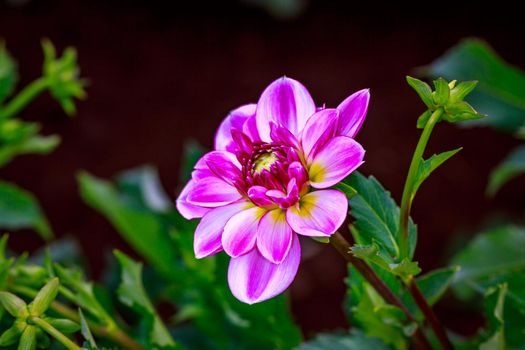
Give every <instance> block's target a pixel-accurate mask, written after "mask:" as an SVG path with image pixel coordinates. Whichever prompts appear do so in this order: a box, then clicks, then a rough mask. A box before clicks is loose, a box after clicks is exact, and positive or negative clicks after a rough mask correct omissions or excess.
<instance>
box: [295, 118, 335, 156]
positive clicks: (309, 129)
mask: <svg viewBox="0 0 525 350" xmlns="http://www.w3.org/2000/svg"><path fill="white" fill-rule="evenodd" d="M338 119H339V111H338V110H337V109H335V108H326V109H323V110H320V111H319V112H316V113H315V114H314V115H312V117H311V118H310V119H308V121H307V122H306V125H305V127H304V129H303V131H302V132H301V145H302V148H303V152H304V155H305V158H307V159H311V158H312V157H313V156H314V155H315V150H316V149H319V148H321V147H322V146H324V145H325V144H326V142H328V140H329V139H331V138H333V137H334V136H335V132H336V130H337V122H338Z"/></svg>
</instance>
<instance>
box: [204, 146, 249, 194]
mask: <svg viewBox="0 0 525 350" xmlns="http://www.w3.org/2000/svg"><path fill="white" fill-rule="evenodd" d="M203 158H204V160H205V161H206V164H207V165H208V168H209V169H210V170H211V171H212V172H213V173H214V174H215V175H216V176H218V177H220V178H221V179H223V180H224V181H226V182H227V183H229V184H230V185H233V186H235V184H237V183H239V182H240V181H241V164H240V163H239V161H238V160H237V157H235V155H234V154H233V153H230V152H226V151H212V152H209V153H207V154H205V155H204V156H203Z"/></svg>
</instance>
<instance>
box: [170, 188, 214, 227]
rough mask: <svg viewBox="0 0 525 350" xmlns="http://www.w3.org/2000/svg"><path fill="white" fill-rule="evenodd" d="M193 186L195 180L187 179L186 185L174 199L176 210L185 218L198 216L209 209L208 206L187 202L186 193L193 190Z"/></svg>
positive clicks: (189, 218)
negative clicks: (175, 199)
mask: <svg viewBox="0 0 525 350" xmlns="http://www.w3.org/2000/svg"><path fill="white" fill-rule="evenodd" d="M194 186H195V182H194V181H193V180H190V181H188V183H187V184H186V186H184V188H183V189H182V191H181V192H180V194H179V197H178V198H177V201H176V206H177V210H178V211H179V213H180V215H182V216H183V217H184V218H186V219H187V220H191V219H195V218H200V217H202V216H203V215H204V214H206V213H207V212H208V211H210V209H209V208H204V207H200V206H198V205H195V204H191V203H189V202H188V193H189V192H190V191H192V190H193V187H194Z"/></svg>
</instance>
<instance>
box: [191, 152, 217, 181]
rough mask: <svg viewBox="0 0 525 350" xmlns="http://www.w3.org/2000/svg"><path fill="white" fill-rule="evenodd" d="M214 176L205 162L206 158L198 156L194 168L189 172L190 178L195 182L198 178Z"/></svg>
mask: <svg viewBox="0 0 525 350" xmlns="http://www.w3.org/2000/svg"><path fill="white" fill-rule="evenodd" d="M210 176H215V175H214V174H213V172H212V171H211V170H210V168H208V164H206V159H205V158H204V157H200V158H199V160H198V161H197V164H195V168H194V170H193V171H192V172H191V178H192V179H193V181H195V182H199V181H200V180H202V179H204V178H206V177H210Z"/></svg>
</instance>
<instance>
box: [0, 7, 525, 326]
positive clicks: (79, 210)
mask: <svg viewBox="0 0 525 350" xmlns="http://www.w3.org/2000/svg"><path fill="white" fill-rule="evenodd" d="M430 5H431V8H422V7H421V6H412V7H408V6H407V7H403V6H402V5H400V4H399V3H398V2H391V3H389V4H387V5H385V4H381V3H379V2H374V1H368V2H357V3H356V2H350V1H340V2H337V1H336V2H333V1H307V0H304V1H300V0H295V1H292V0H287V1H278V0H273V1H263V0H246V1H224V2H219V1H215V2H209V3H208V2H205V1H194V2H191V1H184V2H182V1H175V2H166V3H164V2H159V1H85V2H81V1H73V0H62V1H60V0H53V1H31V0H8V1H6V0H0V37H3V38H4V39H5V40H6V42H7V47H8V49H9V50H10V51H11V53H12V54H13V56H14V57H16V58H17V59H18V61H19V69H20V73H21V84H20V85H19V86H23V85H25V84H26V83H28V82H30V81H31V80H32V79H34V78H36V77H38V76H39V74H40V71H41V64H42V60H43V58H42V53H41V48H40V45H39V41H40V39H41V38H42V37H44V36H46V37H49V38H50V39H51V40H52V41H53V42H54V43H55V45H56V46H57V47H58V48H59V49H60V50H62V49H63V48H64V47H65V46H67V45H72V46H75V47H76V48H77V49H78V53H79V64H80V67H81V69H82V75H83V76H84V77H86V78H88V79H89V81H90V85H89V87H88V89H87V91H88V95H89V98H88V100H87V101H85V102H81V103H79V104H78V115H77V116H76V117H75V118H74V119H72V120H68V119H67V118H66V117H65V116H64V115H63V112H62V111H61V109H60V107H59V106H58V104H57V103H56V102H55V101H53V100H52V99H51V98H49V96H41V97H40V98H38V99H37V100H36V101H35V103H33V104H32V105H31V106H30V107H29V108H28V109H26V110H25V111H24V112H23V113H22V114H21V115H20V117H22V118H24V119H29V120H37V121H40V122H42V123H43V124H44V125H45V128H44V132H45V133H57V134H59V135H61V136H62V138H63V142H62V144H61V146H60V147H59V148H58V150H57V151H55V152H54V153H53V154H51V155H49V156H46V157H43V156H24V157H19V158H17V159H16V160H15V161H13V162H12V163H11V164H10V165H9V166H7V167H6V168H3V169H2V171H1V173H0V177H1V178H3V179H6V180H9V181H13V182H16V183H18V184H19V185H20V186H21V187H23V188H26V189H28V190H30V191H32V192H34V193H35V194H36V196H37V197H38V198H39V199H40V201H41V204H42V206H43V208H44V210H45V212H46V214H47V215H48V217H49V219H50V222H51V225H52V226H53V228H54V230H55V232H57V233H58V234H59V235H60V236H65V235H70V236H74V237H76V238H78V240H79V241H80V242H81V246H82V248H83V250H84V251H85V253H86V254H87V257H88V261H89V264H90V268H91V271H92V273H93V275H94V276H95V277H99V276H100V274H101V272H102V270H103V268H104V264H105V253H106V252H107V251H108V250H110V249H111V248H113V247H119V248H121V249H123V250H125V251H129V250H130V249H129V248H128V247H127V246H126V245H125V243H124V242H123V241H122V239H121V238H119V236H118V235H117V234H116V232H115V231H114V229H113V228H112V227H111V226H110V224H109V223H108V222H107V221H105V219H104V218H103V217H102V216H100V215H99V214H97V213H96V212H95V211H93V210H92V209H90V208H89V207H87V206H86V205H85V204H83V202H82V201H81V199H80V197H79V195H78V191H77V186H76V181H75V174H76V173H77V172H78V171H79V170H80V169H85V170H88V171H89V172H92V173H94V174H95V175H97V176H101V177H111V176H112V175H114V174H115V173H117V172H118V171H120V170H123V169H126V168H130V167H134V166H137V165H140V164H143V163H151V164H153V165H155V166H157V167H158V168H159V171H160V176H161V179H162V182H163V185H164V186H165V188H166V189H167V191H168V193H170V195H171V196H172V198H173V199H174V198H175V197H176V194H177V191H178V188H180V187H179V185H180V184H179V183H178V178H179V174H180V169H179V165H180V158H181V154H182V151H183V145H184V142H185V141H187V140H188V139H196V140H197V141H198V142H199V143H201V144H202V145H204V146H205V147H207V148H211V147H212V143H213V136H214V133H215V129H216V127H217V126H218V125H219V123H220V122H221V120H222V118H223V117H224V116H226V114H227V113H228V111H229V110H231V109H232V108H235V107H237V106H238V105H241V104H244V103H247V102H256V101H257V99H258V96H259V94H260V93H261V92H262V90H263V89H264V87H265V86H266V85H268V84H269V83H270V82H271V81H273V80H274V79H276V78H277V77H279V76H282V75H287V76H290V77H293V78H295V79H298V80H300V81H301V82H303V83H304V84H305V85H306V86H307V87H308V89H309V90H310V92H311V93H312V96H313V97H314V100H315V101H316V103H317V104H318V105H321V104H322V103H326V105H327V106H336V105H337V104H338V103H339V102H340V101H342V100H343V99H344V98H345V97H346V96H348V95H349V94H351V93H352V92H354V91H356V90H358V89H362V88H366V87H368V88H371V93H372V100H371V105H370V109H369V113H368V118H367V121H366V123H365V124H364V126H363V128H362V130H361V132H360V134H359V136H358V140H359V141H360V142H361V143H362V144H363V145H364V147H365V148H366V150H367V156H366V163H365V165H364V166H363V167H362V168H361V171H362V172H364V173H365V174H374V175H375V176H376V177H377V178H378V179H379V180H380V181H381V182H382V183H383V185H384V186H385V187H386V188H388V189H390V190H391V192H392V194H393V195H394V197H395V198H396V200H398V201H399V199H400V196H401V190H402V186H403V181H404V176H405V175H406V171H407V168H408V164H409V161H410V158H411V154H412V151H413V148H414V146H415V143H416V142H417V139H418V136H419V131H418V130H416V128H415V121H416V118H417V117H418V116H419V114H420V113H421V112H422V111H423V105H422V103H421V102H420V101H419V100H418V98H417V96H416V94H415V93H414V92H413V91H411V89H410V88H409V87H408V86H407V85H406V83H405V80H404V77H405V75H407V74H411V73H413V69H414V68H415V67H418V66H422V65H425V64H427V63H430V62H431V61H432V60H433V59H435V58H437V57H438V56H439V55H441V54H443V53H444V52H445V51H446V50H447V49H448V48H449V47H451V46H453V45H454V44H456V43H457V42H458V41H459V40H461V38H464V37H466V36H477V37H481V38H484V39H485V40H487V41H488V42H489V43H490V44H491V45H492V46H493V47H494V48H495V49H496V51H497V52H499V54H500V55H501V56H503V57H504V58H505V59H506V60H507V61H509V62H511V63H513V64H515V65H517V66H521V67H525V49H524V47H525V46H524V45H523V44H524V40H523V38H524V30H523V23H522V18H520V17H521V13H522V11H520V10H517V9H513V8H509V7H508V6H504V4H503V3H498V4H491V5H486V6H485V5H481V3H480V2H475V3H474V2H473V3H471V4H468V3H462V4H446V3H440V2H437V1H433V2H432V4H430ZM516 144H518V142H517V141H516V140H514V139H512V138H511V137H510V136H508V135H506V134H502V133H498V132H495V131H492V130H489V129H483V128H477V129H460V128H457V127H455V126H452V125H448V124H447V125H445V124H440V125H439V126H438V128H437V130H436V131H435V132H434V135H433V136H432V139H431V142H430V145H429V152H438V151H444V150H450V149H452V148H456V147H459V146H463V147H464V149H463V151H461V152H460V153H459V154H458V155H457V156H455V157H454V158H452V159H451V160H450V161H449V162H448V163H447V166H445V167H443V168H440V169H439V170H438V171H437V172H436V173H435V174H433V175H432V176H431V178H430V180H429V181H428V182H426V183H425V185H424V186H423V187H422V189H421V190H420V192H419V194H418V197H417V198H416V201H415V209H414V211H413V217H414V219H415V221H416V222H417V223H418V226H419V245H418V250H417V252H416V258H417V259H418V260H419V261H420V264H421V266H422V267H423V269H424V270H428V269H431V268H434V267H438V266H440V265H443V264H444V263H446V259H447V256H448V255H449V254H450V251H451V248H450V247H451V246H454V245H458V244H460V243H461V240H462V239H465V238H466V237H468V236H469V235H472V234H474V233H475V232H476V231H479V230H480V229H481V228H483V227H484V225H486V224H487V222H490V221H492V220H507V219H510V220H517V219H518V218H519V217H520V216H522V213H523V193H524V192H525V184H524V182H523V180H521V181H520V180H518V179H516V180H514V181H512V183H511V184H509V186H507V187H505V188H504V189H503V190H502V191H501V192H500V193H499V194H498V196H497V197H496V198H495V199H493V200H489V199H487V198H486V197H485V195H484V191H485V187H486V183H487V178H488V174H489V171H490V169H491V168H493V167H494V166H495V165H496V164H497V163H498V162H499V161H500V160H501V158H502V157H504V156H505V155H506V154H507V152H508V151H509V150H511V149H512V148H513V147H514V146H515V145H516ZM145 234H147V233H145ZM12 240H13V242H14V244H15V247H18V248H19V249H22V248H24V249H35V248H37V247H39V246H40V245H41V244H42V242H40V241H39V239H38V238H37V237H36V236H35V235H34V234H31V233H30V232H21V233H20V234H17V235H13V237H12ZM304 245H305V247H304V249H305V251H309V252H310V253H311V254H305V255H306V259H305V261H304V262H303V263H302V265H301V268H300V270H299V274H298V276H297V278H296V281H295V282H294V284H293V286H292V289H291V295H292V307H293V312H294V315H295V317H296V319H297V321H298V322H299V323H300V325H301V327H302V328H303V331H304V332H305V334H306V335H307V336H308V335H311V334H312V333H313V332H315V331H321V330H331V329H334V328H337V327H343V326H346V324H345V319H344V315H343V311H342V308H341V303H342V300H343V296H344V293H345V287H344V285H343V282H342V281H343V278H344V276H345V273H346V271H345V265H344V263H343V262H342V260H341V259H340V257H339V256H338V255H337V254H336V253H335V251H333V250H331V249H330V248H329V247H324V246H320V245H317V246H313V245H312V244H311V243H309V242H304ZM311 255H314V256H311ZM308 256H310V258H308ZM453 303H454V302H453V301H452V300H450V299H449V300H445V301H444V302H442V303H441V304H440V305H438V310H437V311H438V314H439V315H440V316H441V317H443V318H444V319H446V322H447V324H448V326H450V327H451V328H453V329H456V330H460V331H462V332H467V333H468V332H473V330H474V329H475V327H476V323H473V322H472V321H471V320H470V317H471V316H470V315H469V314H468V312H465V313H464V314H462V315H461V316H458V315H454V314H451V313H450V312H449V311H448V310H451V307H452V304H453ZM466 320H469V322H466Z"/></svg>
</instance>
